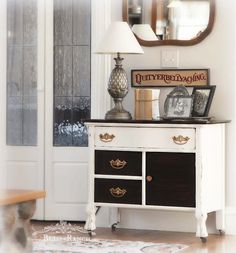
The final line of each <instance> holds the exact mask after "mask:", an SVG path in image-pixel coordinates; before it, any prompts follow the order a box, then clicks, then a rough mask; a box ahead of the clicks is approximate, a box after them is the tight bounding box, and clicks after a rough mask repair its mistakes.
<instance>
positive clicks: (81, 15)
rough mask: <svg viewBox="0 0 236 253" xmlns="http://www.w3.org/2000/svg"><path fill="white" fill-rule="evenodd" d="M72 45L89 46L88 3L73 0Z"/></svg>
mask: <svg viewBox="0 0 236 253" xmlns="http://www.w3.org/2000/svg"><path fill="white" fill-rule="evenodd" d="M73 44H74V45H90V1H86V0H73Z"/></svg>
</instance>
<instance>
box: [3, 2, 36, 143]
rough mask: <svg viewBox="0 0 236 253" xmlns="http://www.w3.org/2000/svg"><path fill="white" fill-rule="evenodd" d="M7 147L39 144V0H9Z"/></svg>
mask: <svg viewBox="0 0 236 253" xmlns="http://www.w3.org/2000/svg"><path fill="white" fill-rule="evenodd" d="M7 45H8V47H7V144H8V145H22V146H29V145H30V146H35V145H37V0H22V1H20V0H8V1H7Z"/></svg>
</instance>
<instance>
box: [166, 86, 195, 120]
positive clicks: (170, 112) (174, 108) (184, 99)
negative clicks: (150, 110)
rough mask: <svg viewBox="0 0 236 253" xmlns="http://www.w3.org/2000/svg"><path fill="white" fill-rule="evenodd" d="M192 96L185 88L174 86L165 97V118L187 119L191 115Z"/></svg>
mask: <svg viewBox="0 0 236 253" xmlns="http://www.w3.org/2000/svg"><path fill="white" fill-rule="evenodd" d="M192 105H193V96H192V95H189V92H188V90H187V89H186V87H185V86H183V85H179V86H176V87H175V88H174V89H173V90H172V91H171V92H170V93H169V94H168V95H167V97H166V100H165V103H164V111H165V118H169V119H171V118H173V119H175V118H183V119H184V118H189V117H190V116H191V113H192Z"/></svg>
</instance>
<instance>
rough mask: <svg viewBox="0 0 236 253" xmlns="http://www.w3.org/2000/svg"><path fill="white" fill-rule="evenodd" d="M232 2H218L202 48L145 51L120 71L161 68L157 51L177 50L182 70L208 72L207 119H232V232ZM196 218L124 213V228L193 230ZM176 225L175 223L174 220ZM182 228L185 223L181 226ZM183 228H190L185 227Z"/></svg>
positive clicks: (128, 102)
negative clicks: (211, 97)
mask: <svg viewBox="0 0 236 253" xmlns="http://www.w3.org/2000/svg"><path fill="white" fill-rule="evenodd" d="M111 2H112V10H111V11H112V12H111V13H112V20H121V19H122V0H115V1H114V0H112V1H111ZM235 10H236V1H234V0H227V1H223V0H216V18H215V24H214V28H213V31H212V33H211V34H210V35H209V36H208V37H207V38H206V39H205V40H204V41H202V42H201V43H200V44H197V45H195V46H189V47H177V46H158V47H149V48H148V47H143V49H144V52H145V53H144V55H125V56H124V57H125V61H124V68H125V69H126V71H127V73H128V76H129V77H130V70H131V69H136V68H141V69H142V68H160V67H161V62H160V56H161V51H162V50H165V49H175V50H178V51H179V67H180V68H209V69H210V84H212V85H216V86H217V88H216V93H215V97H214V100H213V103H212V108H211V111H210V115H211V116H215V117H216V118H219V119H230V120H232V122H231V123H230V124H228V126H227V133H226V206H227V212H226V225H227V228H226V232H227V233H234V234H236V194H235V192H236V183H235V182H236V169H235V167H236V160H235V143H236V134H235V127H236V126H235V119H236V111H235V108H236V106H235V104H236V88H235V86H236V71H235V70H236V41H235V39H236V25H235V20H236V18H235V14H236V12H235ZM168 92H169V89H167V88H165V89H162V90H161V99H160V106H162V107H163V102H164V99H165V95H166V94H167V93H168ZM124 106H125V108H126V109H128V110H129V111H130V112H133V111H134V94H133V89H132V88H131V89H130V91H129V94H128V95H127V97H126V98H125V101H124ZM193 216H194V215H193V214H187V215H186V214H183V213H171V214H170V213H166V212H156V211H134V210H124V211H122V221H123V222H122V224H121V225H122V226H123V227H131V228H147V229H148V228H150V229H162V230H181V231H194V230H195V225H194V223H195V222H194V217H193ZM212 216H213V215H211V217H210V219H208V222H209V227H210V231H212V232H214V231H215V230H214V228H215V224H214V222H213V217H212ZM176 221H177V222H176ZM183 224H184V225H183ZM185 224H188V226H187V225H185Z"/></svg>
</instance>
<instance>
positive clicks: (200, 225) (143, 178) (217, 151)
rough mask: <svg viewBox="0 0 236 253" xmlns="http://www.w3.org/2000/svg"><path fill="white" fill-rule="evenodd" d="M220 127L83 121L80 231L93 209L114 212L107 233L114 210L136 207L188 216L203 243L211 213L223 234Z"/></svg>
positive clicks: (90, 225)
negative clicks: (84, 194)
mask: <svg viewBox="0 0 236 253" xmlns="http://www.w3.org/2000/svg"><path fill="white" fill-rule="evenodd" d="M225 123H227V121H207V122H203V123H202V122H196V123H195V122H194V121H186V122H184V123H183V122H175V123H171V122H168V121H164V120H159V121H151V120H150V121H140V120H138V121H136V120H128V121H123V122H119V123H118V122H117V123H116V122H115V121H107V120H87V121H86V122H85V125H86V126H87V127H88V130H89V132H90V134H89V138H90V139H89V143H90V146H89V148H90V164H89V170H90V171H89V199H88V210H93V211H92V212H91V211H89V212H88V216H87V220H86V224H85V228H86V229H87V230H94V229H95V228H96V216H95V211H96V208H97V207H98V206H101V207H102V206H106V207H112V208H115V209H114V210H116V212H113V213H116V214H117V217H116V220H115V223H114V224H113V226H112V228H115V226H116V224H118V223H119V222H120V213H119V208H137V209H152V210H169V211H170V210H174V211H183V212H188V211H189V212H193V211H194V212H195V216H196V221H197V222H196V223H197V226H196V227H197V228H196V236H197V237H200V238H201V239H202V241H203V242H205V241H206V238H207V236H208V233H207V226H206V219H207V215H208V213H210V212H216V228H217V229H218V230H220V231H222V230H224V229H225V220H224V210H225V197H224V196H225V186H224V182H225V162H224V161H225ZM104 135H109V136H113V138H112V139H111V138H110V141H109V142H108V141H107V140H106V139H104V138H103V136H104ZM170 215H171V213H170ZM113 218H114V217H113Z"/></svg>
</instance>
